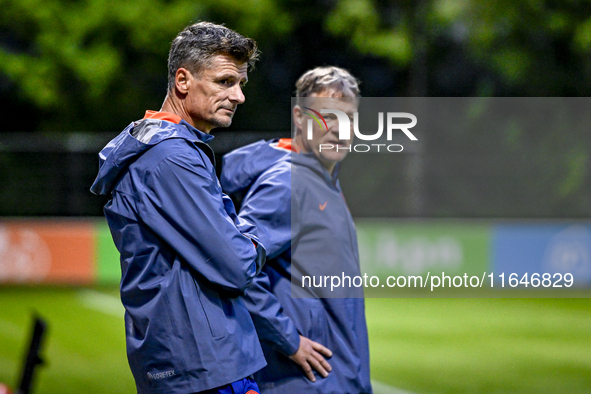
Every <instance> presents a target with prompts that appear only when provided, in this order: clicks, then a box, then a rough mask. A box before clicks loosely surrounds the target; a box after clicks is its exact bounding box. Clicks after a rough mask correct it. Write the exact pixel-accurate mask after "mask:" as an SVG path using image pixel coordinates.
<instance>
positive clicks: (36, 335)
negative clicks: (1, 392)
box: [17, 316, 47, 394]
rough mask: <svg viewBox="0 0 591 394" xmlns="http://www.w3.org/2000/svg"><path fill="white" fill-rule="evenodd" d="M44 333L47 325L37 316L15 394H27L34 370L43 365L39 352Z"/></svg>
mask: <svg viewBox="0 0 591 394" xmlns="http://www.w3.org/2000/svg"><path fill="white" fill-rule="evenodd" d="M46 331H47V323H46V322H45V320H43V319H42V318H40V317H39V316H35V321H34V324H33V333H32V336H31V340H30V345H29V351H28V352H27V356H26V358H25V362H24V365H23V369H22V374H21V381H20V384H19V388H18V391H17V394H29V392H30V389H31V383H32V382H33V378H34V376H35V369H36V368H37V366H38V365H43V364H44V363H45V361H44V360H43V359H42V358H41V356H40V355H39V353H40V352H41V346H42V345H43V339H44V336H45V332H46Z"/></svg>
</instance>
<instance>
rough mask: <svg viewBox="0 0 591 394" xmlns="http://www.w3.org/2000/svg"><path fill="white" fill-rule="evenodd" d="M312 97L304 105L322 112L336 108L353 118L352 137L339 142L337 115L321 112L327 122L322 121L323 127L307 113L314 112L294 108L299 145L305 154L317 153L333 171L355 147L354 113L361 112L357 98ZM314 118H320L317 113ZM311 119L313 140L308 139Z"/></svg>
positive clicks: (315, 154)
mask: <svg viewBox="0 0 591 394" xmlns="http://www.w3.org/2000/svg"><path fill="white" fill-rule="evenodd" d="M310 97H315V98H314V99H311V100H310V99H308V100H307V101H306V104H304V105H305V106H307V107H308V108H311V109H313V110H315V111H317V112H320V110H322V109H336V110H340V111H343V112H344V113H346V114H347V115H348V116H349V120H350V122H349V124H350V126H351V130H350V137H351V138H350V139H347V140H341V139H339V122H338V120H337V117H336V115H335V114H332V113H321V115H322V117H323V118H324V119H325V120H326V125H325V124H324V122H322V119H319V120H320V125H319V124H318V122H317V121H316V120H315V119H314V118H313V117H312V116H310V115H307V114H306V113H308V114H309V113H312V114H314V113H313V112H312V111H310V110H307V109H305V108H302V107H299V106H296V107H295V108H294V121H295V123H296V128H297V129H298V130H297V133H298V134H297V135H296V139H298V145H299V146H300V148H301V151H302V153H313V154H314V156H316V158H318V160H320V162H321V163H322V164H323V165H324V167H325V168H326V169H328V170H329V171H330V172H332V170H333V169H334V167H335V165H336V164H337V163H338V162H340V161H342V160H343V159H344V158H345V157H346V156H347V153H349V149H350V148H351V143H352V141H353V135H354V133H353V114H354V113H355V112H356V111H357V100H356V99H355V98H353V97H319V96H318V95H315V94H312V95H311V96H310ZM314 116H316V118H319V117H318V115H316V114H314ZM309 119H311V120H312V139H308V120H309ZM327 126H328V129H327Z"/></svg>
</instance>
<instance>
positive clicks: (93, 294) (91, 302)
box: [78, 289, 125, 318]
mask: <svg viewBox="0 0 591 394" xmlns="http://www.w3.org/2000/svg"><path fill="white" fill-rule="evenodd" d="M78 298H79V300H80V302H81V303H82V305H83V306H85V307H86V308H89V309H93V310H95V311H99V312H103V313H106V314H107V315H111V316H115V317H121V318H122V317H123V314H124V313H125V309H124V308H123V305H122V304H121V300H120V299H119V298H118V297H115V296H112V295H109V294H105V293H101V292H100V291H96V290H86V289H85V290H80V291H79V292H78Z"/></svg>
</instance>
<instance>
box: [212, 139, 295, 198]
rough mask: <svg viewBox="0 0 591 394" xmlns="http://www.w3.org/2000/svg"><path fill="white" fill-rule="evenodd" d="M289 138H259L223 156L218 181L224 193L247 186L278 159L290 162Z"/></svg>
mask: <svg viewBox="0 0 591 394" xmlns="http://www.w3.org/2000/svg"><path fill="white" fill-rule="evenodd" d="M291 153H292V151H291V139H289V138H281V139H275V140H271V141H265V140H261V141H258V142H255V143H253V144H250V145H246V146H243V147H242V148H239V149H236V150H234V151H232V152H230V153H228V154H226V155H224V157H223V161H222V169H223V171H222V176H221V179H220V182H221V184H222V188H223V189H224V191H225V192H226V193H230V194H232V193H236V192H239V191H241V190H244V189H246V188H248V187H249V186H250V185H251V184H252V183H253V182H254V181H255V180H256V179H257V178H258V177H259V175H261V174H262V173H263V172H264V171H266V170H268V169H269V168H270V167H271V166H272V165H273V164H275V163H277V162H278V161H282V160H287V161H289V162H291Z"/></svg>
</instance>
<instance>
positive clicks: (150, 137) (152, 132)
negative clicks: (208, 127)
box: [90, 111, 213, 195]
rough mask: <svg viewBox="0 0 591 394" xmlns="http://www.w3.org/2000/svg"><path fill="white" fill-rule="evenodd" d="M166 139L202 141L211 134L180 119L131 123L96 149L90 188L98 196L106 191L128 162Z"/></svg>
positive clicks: (108, 192)
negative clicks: (95, 169)
mask: <svg viewBox="0 0 591 394" xmlns="http://www.w3.org/2000/svg"><path fill="white" fill-rule="evenodd" d="M149 112H151V111H149ZM151 113H152V114H158V113H154V112H151ZM147 116H148V115H147ZM169 118H170V116H169ZM170 138H182V139H186V140H189V141H192V142H202V143H206V142H208V141H210V140H211V139H212V138H213V136H212V135H209V134H206V133H203V132H201V131H199V130H197V129H196V128H195V127H193V126H191V125H190V124H189V123H187V122H186V121H185V120H182V119H180V118H179V119H178V123H175V122H173V121H170V120H163V119H158V118H144V119H141V120H138V121H136V122H133V123H131V124H130V125H129V126H127V127H126V128H125V130H123V131H122V132H121V133H120V134H119V135H118V136H117V137H115V138H113V139H112V140H111V141H110V142H109V143H108V144H107V145H106V146H105V147H104V148H103V149H102V150H101V151H100V153H99V172H98V175H97V177H96V179H95V181H94V183H93V184H92V186H91V188H90V191H91V192H93V193H94V194H98V195H106V194H110V193H111V192H112V190H113V188H114V187H115V184H116V183H117V181H118V179H119V178H120V176H121V174H122V173H123V172H125V171H126V170H127V168H128V167H129V165H130V164H131V163H133V162H134V161H135V160H136V159H137V158H138V157H139V156H140V155H142V154H143V153H144V152H145V151H147V150H148V149H150V148H151V147H153V146H155V145H156V144H158V143H160V142H162V141H164V140H167V139H170Z"/></svg>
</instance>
